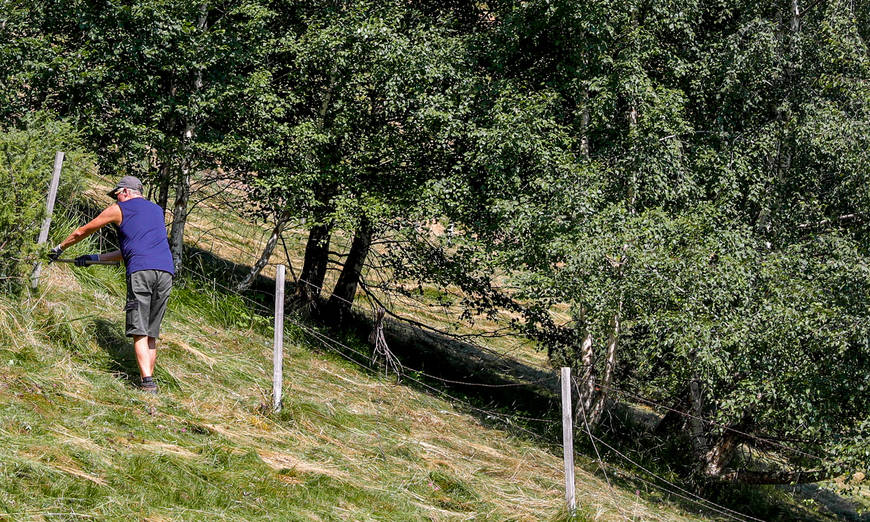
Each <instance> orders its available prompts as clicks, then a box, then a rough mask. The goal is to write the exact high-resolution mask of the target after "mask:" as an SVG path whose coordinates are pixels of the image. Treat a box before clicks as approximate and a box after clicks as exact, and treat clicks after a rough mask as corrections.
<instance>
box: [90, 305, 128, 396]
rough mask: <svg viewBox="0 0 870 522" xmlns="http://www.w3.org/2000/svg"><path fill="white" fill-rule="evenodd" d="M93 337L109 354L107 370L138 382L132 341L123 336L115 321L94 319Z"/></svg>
mask: <svg viewBox="0 0 870 522" xmlns="http://www.w3.org/2000/svg"><path fill="white" fill-rule="evenodd" d="M94 337H95V339H96V341H97V344H98V345H99V346H100V348H102V349H103V350H105V351H106V354H107V355H108V356H109V371H111V372H112V374H113V375H115V376H116V377H118V378H121V379H124V380H125V381H127V382H129V383H131V384H133V383H135V382H138V376H139V366H138V365H137V364H136V354H135V353H134V352H133V341H132V340H130V339H128V338H127V337H125V336H124V332H123V331H121V329H120V328H119V327H118V326H117V325H116V324H115V323H113V322H111V321H107V320H105V319H97V320H95V321H94Z"/></svg>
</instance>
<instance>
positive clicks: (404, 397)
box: [0, 221, 689, 520]
mask: <svg viewBox="0 0 870 522" xmlns="http://www.w3.org/2000/svg"><path fill="white" fill-rule="evenodd" d="M64 226H65V225H64V223H63V222H62V221H58V223H57V224H56V228H57V229H58V230H60V229H63V227H64ZM66 226H69V223H67V224H66ZM93 246H95V245H93V244H91V245H84V246H82V247H77V248H78V249H80V250H82V251H84V250H85V249H87V248H92V247H93ZM43 274H44V275H43V280H42V283H41V287H40V290H39V292H38V293H37V294H35V295H32V296H30V297H24V298H22V299H21V300H19V301H11V300H9V299H7V298H5V297H4V298H2V301H0V361H2V364H0V404H2V411H3V414H2V425H0V441H2V450H0V452H2V454H0V462H2V464H0V474H2V480H0V519H4V520H5V519H9V520H19V519H37V520H39V519H46V520H49V519H51V520H65V519H80V518H84V519H88V518H125V519H129V518H140V519H149V520H181V519H184V520H190V519H199V520H216V519H217V520H220V519H230V520H251V519H264V520H265V519H272V520H278V519H281V520H286V519H338V518H340V519H350V520H361V519H392V520H407V519H467V518H481V519H492V520H504V519H520V520H541V519H552V518H558V517H560V516H563V515H564V510H563V507H562V506H563V500H562V494H563V493H562V480H563V479H562V470H561V453H560V452H559V450H558V448H556V449H553V448H548V447H546V446H541V445H540V444H536V443H534V442H533V441H530V440H523V439H520V438H517V437H514V436H510V435H508V434H507V433H505V432H504V431H500V430H498V429H494V428H492V427H487V426H484V425H483V423H482V420H481V419H479V418H476V417H474V416H472V415H469V414H468V413H466V412H463V411H461V410H458V409H457V408H456V407H454V405H452V404H450V403H447V402H445V401H443V400H441V399H439V398H437V397H434V396H432V395H430V394H427V393H423V392H421V391H419V390H416V389H414V388H411V387H408V386H405V385H395V384H394V383H393V381H391V380H390V379H383V378H380V377H377V376H376V375H373V374H370V373H368V372H365V371H361V370H360V369H359V368H358V367H356V366H354V365H353V364H351V363H348V362H347V361H344V360H343V359H340V358H338V357H336V356H334V355H330V354H329V353H326V352H323V351H316V350H313V349H312V348H316V347H314V346H311V345H309V344H307V343H306V342H305V341H304V337H303V336H302V335H301V332H300V331H299V330H298V329H297V328H296V327H294V326H292V325H291V326H288V332H287V333H288V339H287V342H286V359H285V392H284V393H285V406H284V409H283V411H282V412H281V413H279V414H272V413H267V410H266V409H265V408H264V407H263V405H264V404H265V403H266V402H268V393H269V389H270V380H269V378H270V377H269V376H270V372H271V368H270V363H269V361H270V357H271V355H270V354H271V337H272V333H271V326H270V319H269V318H268V317H263V316H259V315H257V314H255V313H254V312H253V311H252V309H250V308H249V307H248V306H247V305H246V302H245V301H243V300H241V299H240V298H237V297H233V296H227V295H222V294H221V293H220V292H219V291H217V290H215V288H216V287H213V286H212V284H210V283H208V282H202V281H199V282H198V281H196V280H194V279H189V280H185V281H182V282H181V283H180V284H178V286H177V287H176V289H175V291H174V293H173V297H172V301H171V304H170V311H169V313H168V316H167V319H166V321H165V325H166V327H165V332H164V336H163V345H162V348H161V351H160V357H159V360H158V370H157V374H156V376H157V378H158V379H159V382H160V384H161V394H160V395H159V396H157V397H150V396H146V395H143V394H141V393H140V392H138V391H137V390H136V389H135V388H134V387H133V385H132V382H133V381H132V379H133V376H134V375H135V373H136V372H135V371H134V369H133V362H132V359H131V354H130V353H129V351H130V347H129V346H128V343H127V342H126V341H125V339H124V338H123V337H122V325H121V324H120V322H121V318H120V312H119V310H120V308H121V306H122V302H123V292H124V287H123V285H124V282H123V274H122V272H121V269H119V268H118V269H116V268H105V267H92V268H88V269H73V268H71V267H69V266H65V265H52V266H50V267H49V268H47V269H46V270H45V271H44V272H43ZM584 470H585V471H584ZM594 470H595V464H594V463H593V462H592V461H589V460H587V459H585V458H584V457H578V470H577V475H578V476H577V484H578V502H579V513H580V514H581V515H582V516H583V517H588V518H589V519H624V518H636V519H644V520H650V519H662V520H665V519H666V520H675V519H682V518H686V517H687V516H689V515H686V514H684V513H682V512H681V510H680V509H678V508H676V507H673V506H670V505H669V504H667V503H659V502H650V500H649V499H647V498H644V496H639V495H636V494H635V492H634V491H627V490H626V491H624V490H619V489H615V490H608V488H607V485H606V483H605V482H604V481H603V480H602V479H601V478H600V477H599V476H596V475H595V474H594V473H593V471H594Z"/></svg>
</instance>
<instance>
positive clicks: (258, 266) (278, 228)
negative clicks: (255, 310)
mask: <svg viewBox="0 0 870 522" xmlns="http://www.w3.org/2000/svg"><path fill="white" fill-rule="evenodd" d="M289 220H290V212H289V211H287V210H284V211H282V212H281V213H280V214H279V215H278V219H277V220H275V226H274V227H273V228H272V234H271V235H270V236H269V240H268V241H266V246H265V247H263V253H262V254H260V258H259V259H257V262H256V263H254V266H252V267H251V271H250V272H248V274H247V275H246V276H245V278H244V279H242V281H241V282H240V283H239V284H238V285H236V291H237V292H244V291H245V290H247V289H248V288H250V287H251V283H253V282H254V279H255V278H256V277H257V276H258V275H260V271H261V270H263V267H264V266H266V263H268V262H269V258H271V257H272V252H273V251H274V250H275V245H277V244H278V239H280V238H281V233H282V232H283V231H284V226H285V225H286V224H287V221H289Z"/></svg>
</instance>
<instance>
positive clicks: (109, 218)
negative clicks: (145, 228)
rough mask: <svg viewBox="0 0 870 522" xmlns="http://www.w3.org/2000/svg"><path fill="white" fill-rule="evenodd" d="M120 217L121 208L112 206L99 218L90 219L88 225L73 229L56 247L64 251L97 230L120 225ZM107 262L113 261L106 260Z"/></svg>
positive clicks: (115, 205)
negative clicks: (111, 225)
mask: <svg viewBox="0 0 870 522" xmlns="http://www.w3.org/2000/svg"><path fill="white" fill-rule="evenodd" d="M121 216H122V215H121V207H119V206H118V205H117V204H112V205H110V206H109V207H108V208H107V209H106V210H104V211H102V212H101V213H100V215H99V216H97V217H95V218H94V219H92V220H91V221H90V222H89V223H87V224H85V225H82V226H80V227H79V228H77V229H75V230H74V231H73V233H72V234H70V235H69V236H67V238H66V239H64V240H63V241H62V242H61V243H60V245H58V246H59V247H60V248H61V249H63V250H66V249H67V248H69V247H71V246H73V245H75V244H76V243H78V242H79V241H81V240H82V239H84V238H86V237H88V236H89V235H91V234H93V233H94V232H96V231H97V230H99V229H101V228H103V227H104V226H106V225H108V224H109V223H115V224H120V223H121ZM119 255H120V252H119ZM107 261H113V260H109V259H107Z"/></svg>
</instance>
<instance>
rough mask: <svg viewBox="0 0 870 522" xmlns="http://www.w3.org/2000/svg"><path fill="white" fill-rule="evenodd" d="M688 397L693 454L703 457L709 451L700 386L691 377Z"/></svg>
mask: <svg viewBox="0 0 870 522" xmlns="http://www.w3.org/2000/svg"><path fill="white" fill-rule="evenodd" d="M689 398H690V404H691V406H692V415H693V417H690V418H689V426H690V429H691V434H692V447H693V448H694V449H695V455H696V456H697V457H698V458H699V459H703V458H704V456H705V455H707V454H708V452H709V451H710V447H709V445H708V444H707V435H706V433H705V431H704V422H703V420H702V419H703V413H704V403H703V397H702V396H701V386H700V385H699V384H698V381H697V380H695V379H693V380H692V381H691V382H690V383H689Z"/></svg>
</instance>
